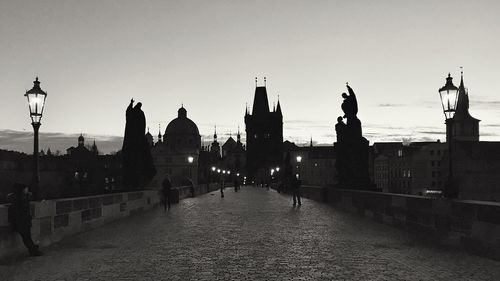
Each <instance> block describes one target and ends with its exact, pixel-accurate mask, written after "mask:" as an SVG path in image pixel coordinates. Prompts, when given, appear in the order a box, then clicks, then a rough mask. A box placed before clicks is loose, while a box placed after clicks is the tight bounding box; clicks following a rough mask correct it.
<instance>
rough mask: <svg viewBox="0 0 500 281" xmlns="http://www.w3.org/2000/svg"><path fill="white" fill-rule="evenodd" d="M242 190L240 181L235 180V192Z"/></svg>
mask: <svg viewBox="0 0 500 281" xmlns="http://www.w3.org/2000/svg"><path fill="white" fill-rule="evenodd" d="M239 189H240V181H239V180H238V179H237V178H235V179H234V192H238V190H239Z"/></svg>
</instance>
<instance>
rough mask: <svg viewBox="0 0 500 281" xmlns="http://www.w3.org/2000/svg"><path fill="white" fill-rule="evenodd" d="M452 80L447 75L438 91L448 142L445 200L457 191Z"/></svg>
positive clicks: (454, 94) (454, 195) (454, 106)
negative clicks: (453, 149) (453, 150)
mask: <svg viewBox="0 0 500 281" xmlns="http://www.w3.org/2000/svg"><path fill="white" fill-rule="evenodd" d="M452 80H453V78H452V77H451V75H450V74H449V73H448V77H447V78H446V84H445V85H444V86H443V87H441V88H440V89H439V96H440V98H441V104H442V105H443V112H444V117H445V120H446V121H445V123H446V142H448V184H447V185H446V189H445V191H444V196H445V197H447V198H457V197H458V189H457V188H456V186H455V185H454V184H453V169H452V158H451V154H452V141H453V133H452V131H453V116H455V111H456V109H457V101H458V88H457V87H456V86H455V85H453V81H452Z"/></svg>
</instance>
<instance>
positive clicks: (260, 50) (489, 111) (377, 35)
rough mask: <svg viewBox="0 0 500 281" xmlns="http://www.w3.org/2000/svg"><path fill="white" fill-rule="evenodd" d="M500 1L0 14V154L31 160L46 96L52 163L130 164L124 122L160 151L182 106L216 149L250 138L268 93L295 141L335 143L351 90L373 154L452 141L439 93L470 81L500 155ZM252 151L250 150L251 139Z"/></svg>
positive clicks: (205, 5)
mask: <svg viewBox="0 0 500 281" xmlns="http://www.w3.org/2000/svg"><path fill="white" fill-rule="evenodd" d="M499 10H500V2H498V1H451V0H450V1H446V0H443V1H396V0H394V1H388V0H380V1H320V0H308V1H296V0H287V1H280V0H274V1H269V0H267V1H238V0H235V1H215V0H214V1H206V0H203V1H194V0H189V1H150V0H144V1H129V0H106V1H93V0H87V1H72V0H68V1H52V0H43V1H23V0H17V1H6V0H0V38H1V40H0V42H1V43H0V148H2V149H14V150H21V151H26V152H31V150H32V128H31V125H30V119H29V115H28V106H27V102H26V99H25V98H24V97H23V95H24V93H25V91H26V90H28V89H30V88H31V87H32V86H33V83H32V81H33V80H34V78H35V77H36V76H38V77H39V79H40V81H41V87H42V89H44V90H45V91H46V92H47V93H48V97H47V102H46V107H45V110H44V116H43V118H42V126H41V128H40V134H41V138H40V147H41V148H47V147H51V146H52V147H51V149H52V150H56V149H59V150H61V151H64V150H65V148H67V147H69V146H71V145H76V142H77V141H76V138H77V136H78V135H79V134H80V133H83V134H84V136H86V140H87V143H88V144H89V143H90V142H91V141H93V140H96V143H97V145H98V147H100V148H101V151H103V152H111V151H116V150H119V149H120V148H121V142H122V136H123V132H124V126H125V109H126V107H127V105H128V103H129V101H130V99H131V98H134V99H135V100H136V101H140V102H142V103H143V107H142V108H143V110H144V111H145V114H146V118H147V125H148V126H149V127H150V130H151V133H152V134H153V135H155V136H156V135H157V134H158V125H160V127H161V129H162V131H164V130H165V127H166V125H167V124H168V122H170V121H171V120H172V119H173V118H175V117H176V116H177V110H178V108H179V107H180V106H181V104H183V105H184V107H185V108H186V109H187V112H188V117H189V118H190V119H192V120H193V121H194V122H195V123H196V124H197V125H198V128H199V130H200V134H201V135H202V138H203V140H204V142H205V143H208V142H209V141H211V135H212V134H213V130H214V126H215V125H217V130H218V135H219V136H221V137H222V138H226V137H228V136H229V135H230V134H231V135H233V136H234V135H235V133H236V131H237V130H238V126H240V128H241V130H242V132H243V131H244V128H245V125H244V119H243V117H244V112H245V104H246V103H248V106H249V107H251V105H252V102H253V95H254V91H255V80H254V79H255V78H254V77H258V78H259V85H261V84H263V77H267V91H268V95H269V101H270V107H272V103H273V102H276V101H277V100H278V95H279V100H280V103H281V106H282V110H283V115H284V138H285V139H288V140H290V141H294V142H296V143H298V144H305V143H308V142H309V140H310V138H311V137H312V139H313V142H314V143H316V144H332V143H333V142H334V141H335V130H334V125H335V123H336V118H337V116H340V115H342V110H341V109H340V105H341V102H342V98H341V93H342V92H344V91H346V89H345V83H346V82H349V85H350V86H351V87H352V88H353V89H354V91H355V92H356V95H357V98H358V104H359V113H358V117H359V119H360V120H361V122H362V124H363V134H364V135H365V137H366V138H367V139H368V140H369V141H370V142H371V143H373V142H377V141H402V140H403V139H405V140H411V141H422V140H437V139H442V140H444V139H445V134H444V132H445V126H444V114H443V112H442V108H441V104H440V101H439V97H438V89H439V88H440V87H442V86H443V85H444V83H445V77H446V76H447V74H448V72H450V73H451V75H452V76H453V77H454V78H455V79H454V82H455V85H457V86H458V84H459V82H460V67H463V71H464V82H465V86H466V87H467V88H468V89H469V98H470V112H471V114H472V116H474V117H475V118H478V119H480V120H482V121H481V123H480V134H481V140H484V141H495V140H500V122H499V121H498V120H499V119H500V110H499V109H498V108H499V105H500V95H499V94H498V91H499V86H498V82H497V81H498V77H500V67H499V66H500V55H499V54H498V50H500V36H499V35H500V20H499V19H498V11H499ZM243 137H244V134H243Z"/></svg>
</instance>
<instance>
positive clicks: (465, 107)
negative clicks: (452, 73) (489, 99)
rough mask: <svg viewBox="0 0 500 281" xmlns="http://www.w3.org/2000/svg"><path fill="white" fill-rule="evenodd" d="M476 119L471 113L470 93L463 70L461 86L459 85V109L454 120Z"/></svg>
mask: <svg viewBox="0 0 500 281" xmlns="http://www.w3.org/2000/svg"><path fill="white" fill-rule="evenodd" d="M470 118H472V119H475V118H473V117H472V116H471V115H470V113H469V93H468V91H467V89H466V88H465V86H464V72H463V71H461V77H460V87H458V101H457V109H456V112H455V116H454V117H453V120H461V119H470Z"/></svg>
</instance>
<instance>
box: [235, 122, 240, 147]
mask: <svg viewBox="0 0 500 281" xmlns="http://www.w3.org/2000/svg"><path fill="white" fill-rule="evenodd" d="M236 142H237V143H240V142H241V135H240V125H238V134H237V135H236Z"/></svg>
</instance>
